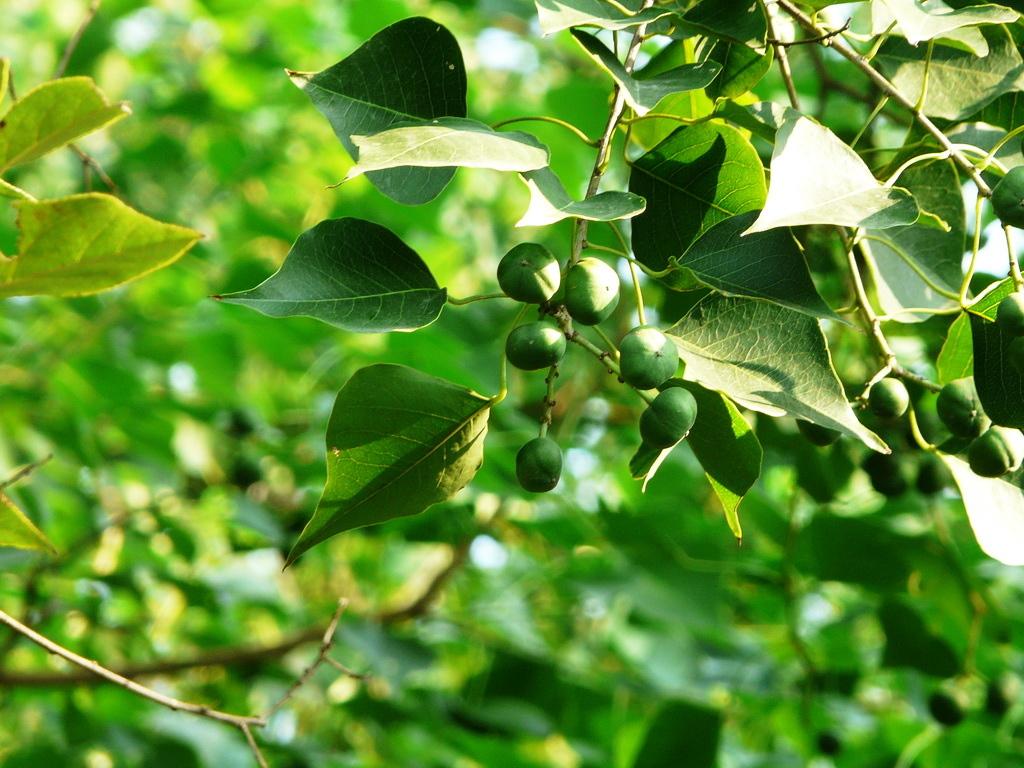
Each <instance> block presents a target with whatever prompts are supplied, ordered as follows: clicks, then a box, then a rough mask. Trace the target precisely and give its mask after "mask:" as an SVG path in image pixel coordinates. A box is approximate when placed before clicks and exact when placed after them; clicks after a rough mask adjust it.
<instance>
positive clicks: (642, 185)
mask: <svg viewBox="0 0 1024 768" xmlns="http://www.w3.org/2000/svg"><path fill="white" fill-rule="evenodd" d="M629 189H630V191H631V192H634V193H636V194H638V195H640V196H641V197H643V198H645V199H646V200H647V210H646V211H644V213H643V214H641V215H640V216H637V217H636V218H635V219H633V251H634V253H636V257H637V258H638V259H639V260H640V261H642V262H643V263H644V264H646V265H647V266H649V267H651V268H653V269H659V270H660V269H664V268H665V267H666V266H667V265H668V263H669V260H670V259H671V258H673V257H677V256H681V255H682V254H683V253H685V252H686V250H687V249H688V248H689V247H690V246H691V245H692V244H693V242H694V241H695V240H697V238H699V237H700V236H701V235H702V234H703V233H704V232H706V231H707V230H709V229H710V228H711V227H713V226H714V225H715V224H717V223H719V222H721V221H725V220H726V219H728V218H731V217H733V216H736V215H738V214H741V213H746V212H747V211H753V210H757V209H759V208H761V207H762V206H763V205H764V200H765V182H764V167H763V166H762V165H761V160H760V158H758V156H757V152H756V151H755V150H754V148H753V147H752V146H751V144H750V142H749V141H748V140H747V139H746V138H744V136H743V134H741V133H740V132H739V131H738V130H737V129H735V128H731V127H730V126H727V125H722V124H718V123H704V124H701V125H694V126H688V127H684V128H679V129H678V130H676V131H674V132H673V133H672V134H671V135H669V136H668V138H666V139H665V140H664V141H662V142H661V143H660V144H658V146H656V147H655V148H654V149H652V150H651V151H650V152H648V153H647V154H645V155H643V156H642V157H640V158H638V159H637V160H636V161H635V162H634V163H633V167H632V170H631V172H630V177H629Z"/></svg>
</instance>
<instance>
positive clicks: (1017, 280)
mask: <svg viewBox="0 0 1024 768" xmlns="http://www.w3.org/2000/svg"><path fill="white" fill-rule="evenodd" d="M1011 229H1012V228H1011V227H1010V226H1009V225H1006V226H1005V227H1003V235H1005V237H1006V258H1007V259H1009V261H1010V276H1011V277H1012V278H1013V284H1014V285H1015V286H1017V290H1018V291H1024V276H1022V275H1021V273H1020V262H1019V261H1018V260H1017V253H1016V251H1014V250H1013V232H1012V231H1011Z"/></svg>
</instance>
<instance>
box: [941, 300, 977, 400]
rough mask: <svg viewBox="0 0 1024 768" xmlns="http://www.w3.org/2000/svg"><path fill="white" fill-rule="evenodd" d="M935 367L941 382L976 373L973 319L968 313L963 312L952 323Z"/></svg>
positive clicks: (946, 382)
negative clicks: (972, 331)
mask: <svg viewBox="0 0 1024 768" xmlns="http://www.w3.org/2000/svg"><path fill="white" fill-rule="evenodd" d="M935 367H936V369H937V371H938V374H939V383H940V384H948V383H949V382H951V381H956V380H957V379H964V378H967V377H968V376H973V375H974V350H973V348H972V339H971V319H970V317H969V316H968V315H967V314H964V313H961V314H960V315H959V316H958V317H957V318H956V320H954V321H953V322H952V323H951V324H950V326H949V331H948V332H947V333H946V340H945V341H944V342H943V343H942V349H941V350H939V358H938V360H937V361H936V363H935Z"/></svg>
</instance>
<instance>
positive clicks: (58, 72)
mask: <svg viewBox="0 0 1024 768" xmlns="http://www.w3.org/2000/svg"><path fill="white" fill-rule="evenodd" d="M99 9H100V0H91V2H90V3H89V7H88V8H87V9H86V11H85V16H84V17H83V18H82V22H81V23H80V24H79V25H78V29H76V30H75V33H74V34H73V35H72V36H71V39H70V40H68V44H67V46H65V48H64V55H63V56H61V57H60V63H59V64H58V65H57V69H55V70H54V72H53V79H54V80H56V79H57V78H60V77H64V72H65V71H67V68H68V64H70V63H71V56H72V54H74V52H75V49H76V48H77V47H78V43H79V42H80V41H81V40H82V35H84V34H85V30H86V28H88V26H89V25H90V24H91V23H92V20H93V19H94V18H96V13H97V12H98V11H99Z"/></svg>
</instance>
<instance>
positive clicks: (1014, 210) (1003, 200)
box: [992, 166, 1024, 227]
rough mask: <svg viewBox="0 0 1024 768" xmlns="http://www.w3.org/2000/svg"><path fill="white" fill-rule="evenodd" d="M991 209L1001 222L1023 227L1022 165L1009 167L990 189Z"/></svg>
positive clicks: (1023, 178)
mask: <svg viewBox="0 0 1024 768" xmlns="http://www.w3.org/2000/svg"><path fill="white" fill-rule="evenodd" d="M992 210H994V211H995V213H996V216H998V217H999V220H1000V221H1001V222H1003V224H1009V225H1010V226H1011V227H1024V166H1017V167H1016V168H1011V169H1010V170H1009V171H1008V172H1007V174H1006V175H1005V176H1003V178H1001V179H1000V180H999V183H998V184H996V185H995V187H994V188H993V189H992Z"/></svg>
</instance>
